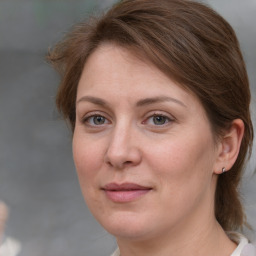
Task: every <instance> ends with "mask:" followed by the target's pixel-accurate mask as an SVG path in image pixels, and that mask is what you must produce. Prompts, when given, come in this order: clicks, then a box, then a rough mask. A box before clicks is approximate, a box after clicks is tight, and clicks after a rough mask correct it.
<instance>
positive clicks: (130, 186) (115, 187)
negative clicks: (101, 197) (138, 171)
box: [103, 183, 152, 191]
mask: <svg viewBox="0 0 256 256" xmlns="http://www.w3.org/2000/svg"><path fill="white" fill-rule="evenodd" d="M149 189H152V188H151V187H146V186H142V185H139V184H136V183H122V184H117V183H109V184H106V185H105V186H104V187H103V190H107V191H127V190H149Z"/></svg>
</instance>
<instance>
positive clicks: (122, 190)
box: [103, 183, 152, 203]
mask: <svg viewBox="0 0 256 256" xmlns="http://www.w3.org/2000/svg"><path fill="white" fill-rule="evenodd" d="M103 190H104V192H105V194H106V196H107V197H108V199H110V200H111V201H113V202H115V203H126V202H131V201H134V200H136V199H138V198H140V197H141V196H143V195H145V194H147V193H148V192H149V191H151V190H152V188H150V187H144V186H141V185H138V184H134V183H123V184H116V183H110V184H107V185H106V186H105V187H104V188H103Z"/></svg>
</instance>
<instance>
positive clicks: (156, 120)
mask: <svg viewBox="0 0 256 256" xmlns="http://www.w3.org/2000/svg"><path fill="white" fill-rule="evenodd" d="M167 121H168V118H167V117H166V116H153V123H154V124H155V125H163V124H165V123H166V122H167Z"/></svg>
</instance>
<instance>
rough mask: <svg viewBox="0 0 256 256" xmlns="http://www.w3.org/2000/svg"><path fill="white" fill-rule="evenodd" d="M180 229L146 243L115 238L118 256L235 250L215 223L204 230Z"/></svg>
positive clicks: (214, 255) (215, 255)
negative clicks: (119, 253)
mask: <svg viewBox="0 0 256 256" xmlns="http://www.w3.org/2000/svg"><path fill="white" fill-rule="evenodd" d="M183 230H185V229H183ZM183 230H182V229H180V230H178V231H176V230H175V232H174V230H173V231H172V232H169V233H165V235H164V236H163V235H161V236H159V237H157V238H156V237H154V239H147V240H136V241H131V240H124V239H117V243H118V245H119V249H120V252H121V256H130V255H134V256H145V255H147V256H151V255H152V256H153V255H158V256H187V255H191V256H205V255H207V256H227V255H231V253H232V252H233V251H234V250H235V248H236V244H235V243H234V242H232V241H231V240H230V239H229V238H228V237H227V235H226V234H225V232H224V230H223V229H222V228H221V227H220V225H219V224H218V222H217V221H216V220H215V221H214V222H213V223H212V225H210V226H207V227H206V226H205V227H203V226H200V227H195V228H194V229H193V230H189V231H188V229H187V228H186V231H185V232H184V231H183Z"/></svg>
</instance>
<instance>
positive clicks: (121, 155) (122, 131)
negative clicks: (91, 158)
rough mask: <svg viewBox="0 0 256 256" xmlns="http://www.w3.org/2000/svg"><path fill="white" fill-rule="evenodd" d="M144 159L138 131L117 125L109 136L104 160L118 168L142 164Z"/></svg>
mask: <svg viewBox="0 0 256 256" xmlns="http://www.w3.org/2000/svg"><path fill="white" fill-rule="evenodd" d="M141 159H142V154H141V150H140V148H139V141H138V139H137V136H136V132H134V130H133V129H132V128H131V127H127V126H126V127H124V126H120V127H116V128H115V129H114V130H113V132H112V134H111V135H110V138H109V143H108V147H107V150H106V153H105V157H104V161H105V163H107V164H108V165H110V166H111V167H113V168H114V169H117V170H122V169H125V168H127V167H132V166H136V165H138V164H140V162H141Z"/></svg>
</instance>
